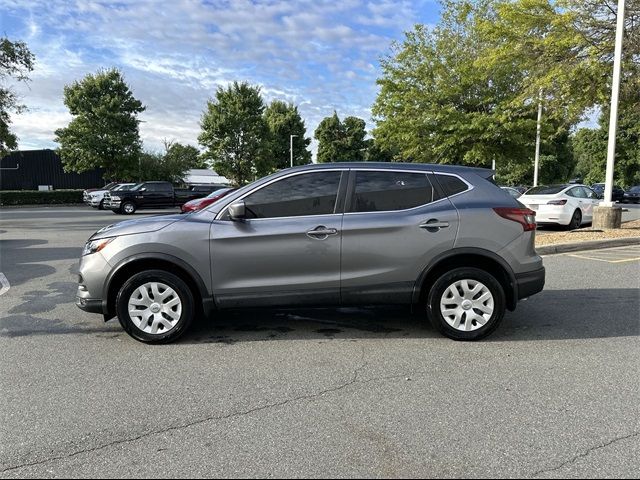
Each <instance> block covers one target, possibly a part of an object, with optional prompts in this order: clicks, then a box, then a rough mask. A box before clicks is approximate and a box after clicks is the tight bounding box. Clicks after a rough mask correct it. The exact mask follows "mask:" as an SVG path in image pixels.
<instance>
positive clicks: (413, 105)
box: [373, 1, 555, 167]
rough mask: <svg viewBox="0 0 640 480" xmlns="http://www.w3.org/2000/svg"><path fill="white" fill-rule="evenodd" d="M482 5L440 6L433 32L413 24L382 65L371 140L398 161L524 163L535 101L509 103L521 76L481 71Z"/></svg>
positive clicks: (485, 8)
mask: <svg viewBox="0 0 640 480" xmlns="http://www.w3.org/2000/svg"><path fill="white" fill-rule="evenodd" d="M487 3H488V2H477V3H471V2H465V1H462V2H445V3H444V8H445V10H444V12H443V16H442V20H441V22H440V24H439V25H438V26H437V27H435V29H433V30H430V29H428V28H427V27H425V26H422V25H417V26H416V27H415V29H414V30H413V31H411V32H408V33H407V34H406V38H405V40H404V42H403V43H402V44H400V45H395V46H394V54H393V55H392V56H390V57H387V58H386V59H384V60H383V61H382V71H383V75H382V77H381V78H380V79H379V80H378V84H379V85H380V93H379V95H378V98H377V99H376V102H375V104H374V106H373V114H374V119H375V120H376V122H377V127H376V129H375V130H374V137H375V139H376V141H377V142H378V143H379V144H380V145H381V146H382V147H383V148H386V149H388V150H390V151H397V152H398V155H399V156H400V158H401V159H402V160H404V161H415V162H436V163H438V162H439V163H455V164H463V165H465V164H466V165H474V166H484V167H489V166H490V165H491V161H492V160H493V159H495V160H496V161H497V163H498V164H506V163H507V162H509V161H515V160H518V161H526V160H528V157H529V156H530V155H529V154H530V152H531V151H532V150H533V144H534V141H535V128H536V113H537V112H536V105H535V103H531V102H529V103H520V104H517V103H516V102H514V98H515V97H516V96H517V95H518V88H519V82H520V80H521V77H522V72H520V71H519V70H518V69H517V68H512V67H511V66H509V65H501V68H499V69H495V70H493V71H488V70H487V69H484V68H479V64H480V63H482V62H481V60H480V59H482V58H483V55H484V51H485V50H486V48H487V44H486V41H485V40H484V39H483V38H482V37H481V36H480V35H479V33H478V23H479V22H480V21H483V20H484V19H488V18H491V17H492V15H493V12H492V10H491V9H490V8H489V5H488V4H487ZM554 129H555V126H546V127H545V132H543V133H545V134H546V133H548V131H549V130H554Z"/></svg>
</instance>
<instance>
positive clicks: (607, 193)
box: [593, 0, 625, 228]
mask: <svg viewBox="0 0 640 480" xmlns="http://www.w3.org/2000/svg"><path fill="white" fill-rule="evenodd" d="M624 2H625V0H618V22H617V27H616V49H615V55H614V60H613V81H612V82H611V115H610V117H609V145H608V148H607V173H606V175H605V183H604V202H602V203H601V204H600V205H599V206H598V207H596V208H594V211H593V227H594V228H620V225H621V224H622V208H620V207H615V206H614V204H613V202H612V201H611V196H612V193H613V173H614V163H615V156H616V133H617V130H618V97H619V93H620V70H621V68H622V39H623V37H624V8H625V5H624Z"/></svg>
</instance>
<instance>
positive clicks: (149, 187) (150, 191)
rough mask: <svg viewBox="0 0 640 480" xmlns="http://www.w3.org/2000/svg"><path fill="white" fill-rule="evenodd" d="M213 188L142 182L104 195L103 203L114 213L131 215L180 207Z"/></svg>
mask: <svg viewBox="0 0 640 480" xmlns="http://www.w3.org/2000/svg"><path fill="white" fill-rule="evenodd" d="M215 188H219V187H215V186H198V187H190V188H174V187H173V185H172V184H171V183H170V182H143V183H138V184H137V185H135V186H134V187H132V188H130V189H126V190H120V191H118V192H107V193H105V203H106V204H108V205H109V208H110V209H111V211H113V212H114V213H118V214H125V215H131V214H133V213H134V212H136V211H137V210H142V209H150V208H175V207H180V206H182V205H183V204H185V203H186V202H188V201H189V200H193V199H195V198H200V197H202V196H203V195H207V194H208V193H210V192H211V191H212V190H214V189H215Z"/></svg>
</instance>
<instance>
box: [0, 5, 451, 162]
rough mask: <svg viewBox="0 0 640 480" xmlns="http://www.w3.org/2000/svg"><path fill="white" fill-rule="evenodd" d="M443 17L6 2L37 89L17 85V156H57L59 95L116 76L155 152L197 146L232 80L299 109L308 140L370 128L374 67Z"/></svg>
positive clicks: (376, 11) (8, 20)
mask: <svg viewBox="0 0 640 480" xmlns="http://www.w3.org/2000/svg"><path fill="white" fill-rule="evenodd" d="M439 9H440V6H439V4H438V2H437V0H422V1H420V0H415V1H402V0H401V1H390V0H368V1H362V0H338V1H325V0H309V1H307V0H301V1H281V0H264V1H262V0H259V1H250V0H237V1H236V0H230V1H218V0H175V1H162V2H161V1H143V0H139V1H138V0H121V1H113V2H109V1H90V0H87V1H84V0H78V1H56V0H42V1H41V0H0V30H1V31H2V33H3V34H5V35H7V36H8V37H9V38H10V39H12V40H17V39H20V40H23V41H25V42H27V44H28V46H29V48H30V49H31V51H32V52H33V53H34V54H35V55H36V65H35V70H34V72H33V73H32V75H31V78H32V81H31V82H30V84H29V85H28V87H25V86H18V90H19V92H20V93H21V95H22V98H23V103H25V104H26V105H27V107H28V108H29V111H28V112H26V113H23V114H21V115H19V116H14V117H13V129H14V131H15V132H16V133H17V134H18V136H19V137H20V143H19V145H20V148H22V149H30V148H45V147H46V148H54V147H55V146H56V144H55V143H54V142H53V137H54V135H53V131H54V130H55V129H56V128H58V127H61V126H64V125H66V124H67V123H68V121H69V120H70V118H71V117H70V115H69V114H68V112H67V109H66V108H65V106H64V104H63V102H62V90H63V87H64V85H65V84H68V83H70V82H72V81H73V80H76V79H80V78H82V77H83V76H84V75H85V74H87V73H90V72H95V71H96V70H98V69H99V68H101V67H112V66H115V67H118V68H119V69H121V70H122V71H123V72H124V75H125V78H126V80H127V82H128V83H129V84H130V86H131V88H132V89H133V92H134V94H135V95H136V97H137V98H139V99H140V100H141V101H142V102H143V103H144V104H145V105H146V106H147V110H146V111H145V112H144V113H143V114H142V115H141V116H140V118H141V120H142V122H143V123H142V124H141V128H140V132H141V136H142V139H143V142H144V145H145V148H148V149H159V148H160V147H161V145H162V140H163V139H168V140H174V141H179V142H183V143H191V144H193V145H197V136H198V133H199V130H200V127H199V121H200V117H201V114H202V112H203V110H204V108H205V104H206V101H207V99H208V98H210V97H212V96H213V94H214V92H215V90H216V88H217V87H218V86H224V85H227V84H228V83H229V82H232V81H234V80H239V81H243V80H246V81H249V82H250V83H253V84H257V85H260V86H261V87H262V92H263V95H264V97H265V100H267V101H271V100H273V99H281V100H285V101H290V102H293V103H295V104H297V105H298V106H299V108H300V111H301V113H302V115H303V117H304V119H305V121H306V125H307V134H308V136H310V137H312V136H313V131H314V130H315V127H316V126H317V124H318V123H319V122H320V120H322V118H324V117H325V116H328V115H331V114H332V113H333V110H334V109H335V110H337V112H338V114H339V115H340V116H341V118H343V117H345V116H347V115H356V116H359V117H361V118H364V119H365V120H367V122H368V125H369V128H371V127H372V126H373V125H372V123H371V121H370V116H371V114H370V108H371V105H372V103H373V101H374V99H375V97H376V92H377V87H376V84H375V80H376V78H377V77H378V75H379V73H380V69H379V59H380V58H381V57H382V56H383V55H385V54H387V53H389V47H390V44H391V42H392V41H393V40H401V39H402V37H403V32H404V31H405V30H408V29H411V28H412V26H413V25H414V24H415V23H426V24H434V23H436V22H437V20H438V16H439ZM314 150H315V142H314Z"/></svg>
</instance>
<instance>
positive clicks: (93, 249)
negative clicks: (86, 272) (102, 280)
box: [82, 237, 116, 257]
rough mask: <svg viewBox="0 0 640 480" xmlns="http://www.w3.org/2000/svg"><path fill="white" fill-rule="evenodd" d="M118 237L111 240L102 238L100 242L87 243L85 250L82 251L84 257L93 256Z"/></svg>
mask: <svg viewBox="0 0 640 480" xmlns="http://www.w3.org/2000/svg"><path fill="white" fill-rule="evenodd" d="M115 239H116V237H111V238H101V239H100V240H93V241H91V242H87V243H86V245H85V246H84V250H83V251H82V256H83V257H84V256H85V255H91V254H92V253H97V252H99V251H100V250H102V249H103V248H104V247H106V246H107V245H109V244H110V243H111V242H113V241H114V240H115Z"/></svg>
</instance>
